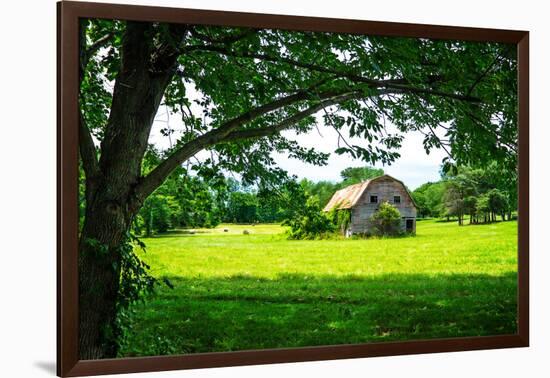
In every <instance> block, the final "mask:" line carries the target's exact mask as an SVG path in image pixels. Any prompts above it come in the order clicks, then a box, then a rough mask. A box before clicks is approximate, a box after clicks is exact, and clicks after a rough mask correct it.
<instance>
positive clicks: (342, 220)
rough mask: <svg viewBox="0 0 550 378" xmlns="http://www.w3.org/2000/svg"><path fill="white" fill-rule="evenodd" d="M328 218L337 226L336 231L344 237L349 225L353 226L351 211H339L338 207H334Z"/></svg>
mask: <svg viewBox="0 0 550 378" xmlns="http://www.w3.org/2000/svg"><path fill="white" fill-rule="evenodd" d="M328 217H329V218H330V219H332V223H333V224H334V225H335V226H336V229H337V230H338V231H339V232H340V233H341V234H342V235H345V233H346V231H347V229H348V227H349V225H350V224H351V210H350V209H340V210H337V209H336V207H334V208H333V209H332V210H331V211H329V213H328Z"/></svg>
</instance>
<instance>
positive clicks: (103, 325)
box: [78, 193, 131, 359]
mask: <svg viewBox="0 0 550 378" xmlns="http://www.w3.org/2000/svg"><path fill="white" fill-rule="evenodd" d="M130 221H131V216H130V215H129V214H127V213H125V212H124V210H122V207H120V206H113V204H112V203H111V201H110V200H109V199H108V198H107V196H106V194H105V193H97V195H96V201H94V203H93V204H91V205H90V206H88V208H87V211H86V221H85V223H84V227H83V230H82V233H81V238H80V247H79V253H80V255H79V261H78V265H79V266H78V268H79V298H80V300H79V316H80V324H79V332H80V334H79V350H80V358H81V359H100V358H109V357H115V356H116V353H117V343H116V339H115V337H116V334H117V332H116V326H115V319H116V314H117V313H116V310H117V308H116V304H117V299H118V293H119V281H120V266H121V255H120V250H119V247H120V244H121V243H122V242H123V241H124V239H125V237H126V232H127V231H128V228H129V225H130Z"/></svg>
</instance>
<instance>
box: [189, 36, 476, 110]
mask: <svg viewBox="0 0 550 378" xmlns="http://www.w3.org/2000/svg"><path fill="white" fill-rule="evenodd" d="M184 51H185V52H191V51H207V52H217V53H219V54H223V55H226V56H232V57H236V58H248V59H260V60H264V61H268V62H271V63H285V64H288V65H291V66H294V67H300V68H305V69H308V70H311V71H316V72H322V73H329V74H332V75H336V76H337V77H343V78H347V79H349V80H352V81H354V82H357V83H363V84H368V85H369V86H370V87H373V88H386V89H401V90H403V91H404V92H408V93H417V94H428V95H434V96H439V97H446V98H451V99H454V100H460V101H467V102H480V101H481V100H480V99H479V98H477V97H472V96H470V95H462V94H457V93H448V92H443V91H439V90H435V89H429V88H421V87H414V86H410V85H408V84H407V83H408V80H407V79H404V78H403V79H389V80H375V79H370V78H367V77H364V76H361V75H357V74H355V73H352V72H341V71H339V70H335V69H331V68H327V67H323V66H318V65H316V64H311V63H304V62H300V61H297V60H295V59H290V58H285V57H273V56H270V55H267V54H254V53H249V52H235V51H231V50H229V49H227V48H225V47H219V46H207V45H193V46H187V47H185V48H184ZM436 78H437V77H435V76H432V77H429V78H428V81H427V83H428V84H433V83H434V80H435V79H436Z"/></svg>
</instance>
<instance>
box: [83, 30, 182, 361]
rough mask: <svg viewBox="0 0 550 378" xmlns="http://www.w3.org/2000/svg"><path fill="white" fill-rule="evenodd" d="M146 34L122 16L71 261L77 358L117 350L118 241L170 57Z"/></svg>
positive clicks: (171, 65)
mask: <svg viewBox="0 0 550 378" xmlns="http://www.w3.org/2000/svg"><path fill="white" fill-rule="evenodd" d="M182 28H183V29H182ZM171 31H173V33H172V36H173V37H174V38H175V40H177V37H178V36H179V37H181V36H182V35H183V33H184V27H181V26H174V28H173V30H172V29H171ZM151 35H152V25H151V24H148V23H138V22H128V24H127V27H126V31H125V34H124V38H123V45H122V54H121V56H122V59H121V67H120V71H119V73H118V76H117V79H116V82H115V87H114V92H113V100H112V105H111V112H110V115H109V121H108V124H107V127H106V128H105V134H104V137H103V140H102V142H101V156H100V160H99V169H98V171H99V172H98V173H97V175H96V176H95V177H88V176H87V177H86V191H87V192H86V214H85V221H84V225H83V228H82V232H81V235H80V246H79V261H78V264H79V286H80V287H79V290H80V292H79V295H80V302H79V311H80V324H79V332H80V335H79V354H80V358H81V359H100V358H112V357H116V353H117V342H116V341H117V340H116V339H115V336H116V332H115V331H116V327H115V320H116V315H117V300H118V295H119V284H120V269H121V255H120V248H121V244H122V243H123V242H125V239H126V237H127V233H128V232H129V230H130V226H131V224H132V219H133V217H134V215H135V214H137V212H138V211H139V208H140V207H141V205H142V203H143V200H144V198H138V196H136V194H135V187H136V185H137V184H138V183H139V181H140V178H141V163H142V159H143V156H144V154H145V151H146V148H147V142H148V138H149V133H150V131H151V126H152V124H153V121H154V117H155V115H156V113H157V110H158V107H159V105H160V102H161V100H162V96H163V94H164V91H165V89H166V86H167V85H168V83H169V82H170V80H171V78H172V76H173V74H174V72H175V68H176V59H177V54H175V52H174V50H173V49H172V48H170V46H164V47H160V48H159V49H160V52H158V51H157V52H155V53H153V50H154V49H153V41H152V38H151ZM81 152H82V150H81ZM87 174H88V172H87Z"/></svg>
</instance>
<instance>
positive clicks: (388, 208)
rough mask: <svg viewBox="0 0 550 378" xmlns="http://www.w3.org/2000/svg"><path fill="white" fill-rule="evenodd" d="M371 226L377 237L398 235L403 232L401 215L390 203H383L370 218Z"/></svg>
mask: <svg viewBox="0 0 550 378" xmlns="http://www.w3.org/2000/svg"><path fill="white" fill-rule="evenodd" d="M369 224H370V226H371V229H372V230H373V233H374V234H375V235H378V236H391V235H398V234H399V233H400V232H401V213H399V210H398V209H397V208H396V207H395V206H393V205H391V204H390V203H388V202H382V204H380V208H379V210H378V211H377V212H376V213H374V214H373V215H372V216H371V217H370V219H369Z"/></svg>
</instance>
